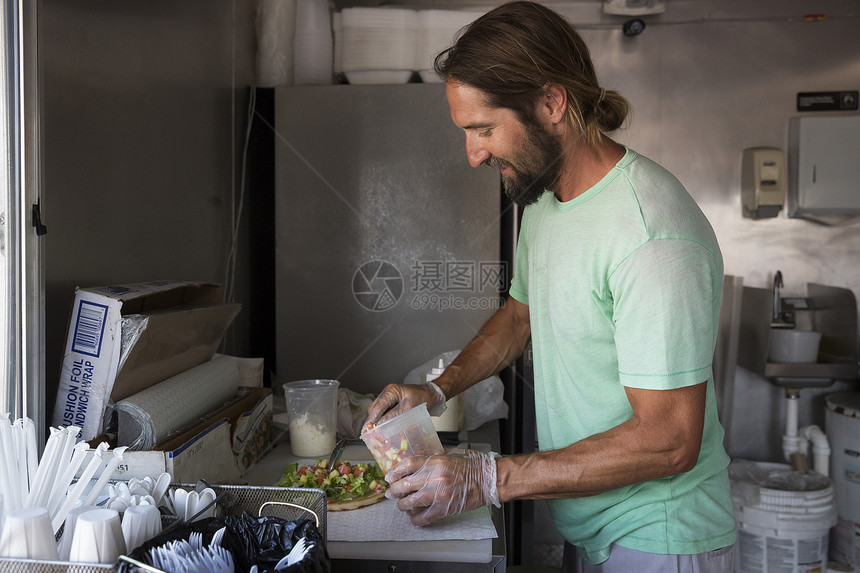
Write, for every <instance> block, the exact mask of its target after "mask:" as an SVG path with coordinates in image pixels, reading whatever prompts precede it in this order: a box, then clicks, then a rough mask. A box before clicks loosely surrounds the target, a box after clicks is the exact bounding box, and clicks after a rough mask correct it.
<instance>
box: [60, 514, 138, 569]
mask: <svg viewBox="0 0 860 573" xmlns="http://www.w3.org/2000/svg"><path fill="white" fill-rule="evenodd" d="M125 552H126V547H125V539H124V538H123V536H122V524H121V523H120V519H119V512H118V511H116V510H114V509H93V510H92V511H87V512H85V513H82V514H80V515H79V516H78V521H77V523H76V524H75V534H74V535H73V536H72V548H71V550H70V552H69V561H74V562H78V563H103V564H112V563H116V560H117V559H119V556H120V555H121V554H124V553H125Z"/></svg>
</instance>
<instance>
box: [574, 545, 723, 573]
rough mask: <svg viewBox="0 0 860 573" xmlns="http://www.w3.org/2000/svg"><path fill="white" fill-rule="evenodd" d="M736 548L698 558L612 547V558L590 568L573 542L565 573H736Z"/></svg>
mask: <svg viewBox="0 0 860 573" xmlns="http://www.w3.org/2000/svg"><path fill="white" fill-rule="evenodd" d="M734 555H735V546H734V545H730V546H728V547H723V548H722V549H716V550H714V551H709V552H707V553H698V554H695V555H659V554H657V553H645V552H644V551H636V550H634V549H627V548H626V547H621V546H620V545H616V544H614V543H613V544H612V552H611V553H610V555H609V559H607V560H606V561H604V562H603V563H601V564H600V565H590V564H589V563H588V561H586V560H585V559H583V558H582V557H580V555H579V552H578V551H577V550H576V548H575V547H574V546H573V545H571V544H570V543H565V544H564V560H563V563H562V569H561V570H562V572H563V573H630V572H631V571H635V573H732V568H733V566H734Z"/></svg>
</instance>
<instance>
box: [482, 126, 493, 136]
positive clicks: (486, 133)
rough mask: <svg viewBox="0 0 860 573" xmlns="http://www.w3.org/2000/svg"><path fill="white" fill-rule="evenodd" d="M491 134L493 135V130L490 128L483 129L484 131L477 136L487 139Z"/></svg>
mask: <svg viewBox="0 0 860 573" xmlns="http://www.w3.org/2000/svg"><path fill="white" fill-rule="evenodd" d="M492 134H493V130H492V128H491V129H485V130H484V131H482V132H481V133H480V134H479V135H480V136H481V137H489V136H490V135H492Z"/></svg>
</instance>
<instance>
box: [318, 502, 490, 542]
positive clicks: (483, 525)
mask: <svg viewBox="0 0 860 573" xmlns="http://www.w3.org/2000/svg"><path fill="white" fill-rule="evenodd" d="M327 537H328V540H329V541H437V540H448V539H467V540H473V539H494V538H496V537H498V535H497V534H496V528H495V527H494V526H493V521H492V518H491V517H490V508H489V507H481V508H478V509H476V510H473V511H468V512H466V513H461V514H457V515H450V516H448V517H446V518H444V519H442V520H440V521H437V522H436V523H434V524H432V525H428V526H426V527H419V526H417V525H412V522H411V521H409V516H408V515H407V514H406V513H404V512H402V511H400V510H399V509H397V500H395V499H385V500H383V501H381V502H379V503H377V504H374V505H369V506H367V507H362V508H359V509H355V510H352V511H332V512H330V513H329V514H328V533H327Z"/></svg>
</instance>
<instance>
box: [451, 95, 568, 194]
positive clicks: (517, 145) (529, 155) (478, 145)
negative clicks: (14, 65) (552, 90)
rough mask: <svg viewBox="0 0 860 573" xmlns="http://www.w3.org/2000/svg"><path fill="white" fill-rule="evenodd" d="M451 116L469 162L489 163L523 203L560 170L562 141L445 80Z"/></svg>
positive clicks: (508, 190) (551, 181)
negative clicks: (463, 137) (462, 134)
mask: <svg viewBox="0 0 860 573" xmlns="http://www.w3.org/2000/svg"><path fill="white" fill-rule="evenodd" d="M446 91H447V95H448V105H449V106H450V108H451V119H452V120H453V121H454V123H455V124H456V125H457V126H458V127H460V128H461V129H463V131H465V133H466V155H467V156H468V158H469V163H470V164H471V165H472V166H473V167H477V166H478V165H482V164H483V165H489V166H491V167H496V168H498V169H499V172H500V173H501V175H502V182H503V184H504V187H505V193H506V194H507V195H508V197H510V199H511V200H512V201H514V202H515V203H516V204H517V205H520V206H522V207H524V206H526V205H530V204H531V203H534V202H535V201H537V200H538V199H539V198H540V197H541V195H543V193H544V191H545V190H546V189H547V188H550V187H552V186H554V185H555V183H557V181H558V177H559V173H560V170H561V161H560V158H561V143H560V142H559V140H558V139H557V138H555V137H553V136H552V135H551V134H549V133H547V132H546V131H545V130H544V128H543V127H542V126H540V125H537V124H535V123H531V122H529V123H523V122H522V121H520V119H519V117H518V116H517V115H516V114H515V113H514V112H513V111H512V110H510V109H506V108H494V107H490V106H489V105H487V103H486V97H485V96H484V94H483V92H481V91H480V90H478V89H476V88H473V87H470V86H466V85H463V84H458V83H453V82H448V85H447V90H446Z"/></svg>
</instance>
